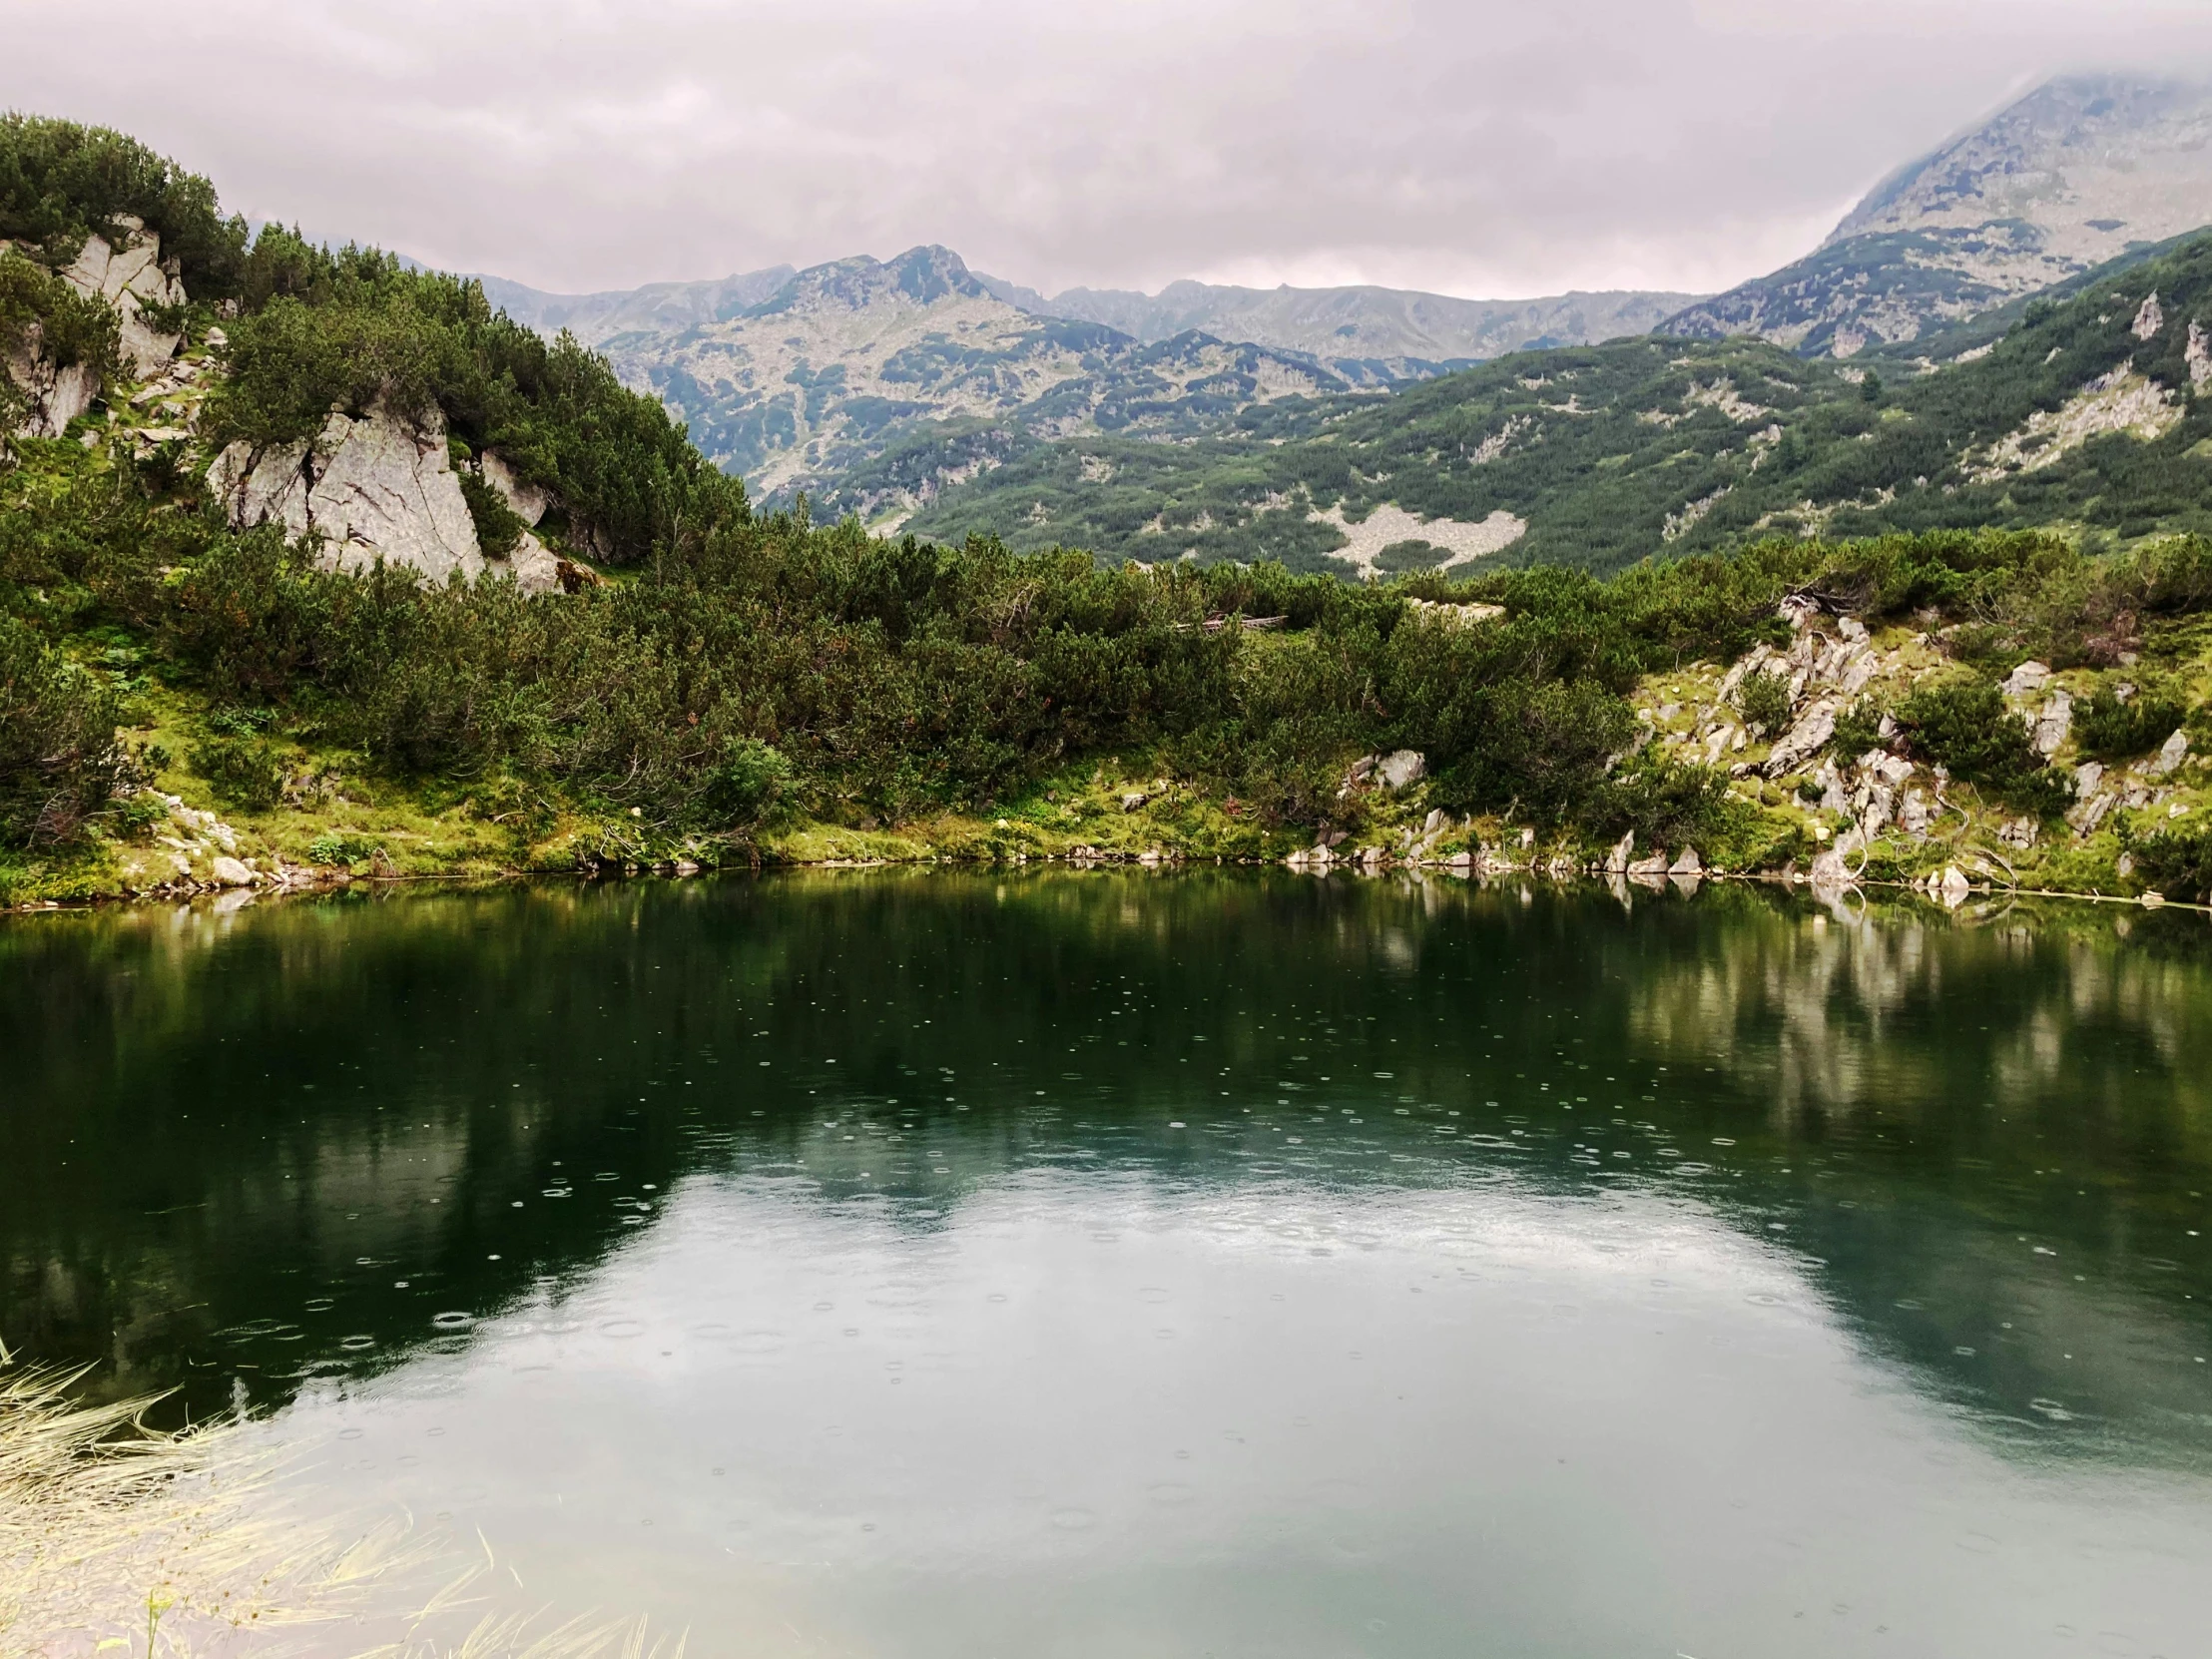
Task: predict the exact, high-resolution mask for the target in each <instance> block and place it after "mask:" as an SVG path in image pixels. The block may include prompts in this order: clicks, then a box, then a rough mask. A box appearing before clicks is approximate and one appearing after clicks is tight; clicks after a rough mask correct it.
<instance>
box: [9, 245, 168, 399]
mask: <svg viewBox="0 0 2212 1659" xmlns="http://www.w3.org/2000/svg"><path fill="white" fill-rule="evenodd" d="M120 228H121V229H122V231H123V247H122V248H121V249H120V250H118V249H116V248H114V247H112V246H111V245H110V244H109V243H108V242H107V240H106V239H105V238H103V237H100V236H97V235H95V236H89V237H87V238H86V239H85V245H84V247H83V248H82V249H80V250H79V251H78V254H77V258H76V259H75V260H73V261H71V262H70V264H69V265H68V267H67V268H65V269H64V270H62V271H60V272H58V273H56V275H57V276H59V277H61V278H62V280H63V281H65V282H67V283H69V285H70V286H71V287H73V288H75V289H76V290H77V291H78V292H79V293H82V294H84V295H86V296H87V297H89V298H94V299H100V300H103V301H105V302H106V303H107V304H108V306H109V307H110V308H111V309H113V310H114V311H115V313H116V316H117V319H118V321H119V322H120V324H121V328H120V330H119V331H120V334H121V339H122V346H123V364H122V366H123V369H124V371H125V372H126V373H127V374H129V375H130V376H131V378H133V379H137V380H143V379H146V378H148V377H149V376H151V375H154V374H157V373H159V372H160V371H161V370H162V369H163V368H165V367H167V366H168V364H169V362H170V360H171V359H172V358H173V357H175V356H176V354H177V342H178V336H177V335H175V334H172V333H166V332H163V331H161V330H159V329H157V328H155V327H154V325H153V324H152V323H151V322H150V321H149V320H148V319H147V317H146V316H145V314H144V312H143V310H142V307H143V306H145V305H147V304H157V305H174V304H176V303H178V302H179V301H180V300H182V299H183V298H184V296H185V289H184V284H183V283H182V282H180V281H179V280H178V279H177V275H176V271H175V262H170V263H169V264H167V265H165V264H164V263H163V261H162V242H161V238H160V237H158V236H156V235H155V234H154V233H153V232H151V231H149V230H147V229H146V227H145V226H144V225H143V224H142V223H141V222H140V221H138V220H136V219H133V218H131V217H129V216H128V215H126V216H125V217H124V218H123V219H122V220H121V221H120ZM0 246H6V245H5V244H0ZM0 369H4V370H5V372H6V373H7V376H8V378H9V379H11V380H13V381H14V382H15V384H16V386H17V388H18V389H19V390H20V391H22V392H23V394H24V396H25V398H26V399H27V401H28V402H29V405H30V407H29V411H28V414H27V415H26V417H25V419H24V420H23V421H22V423H21V424H20V425H19V426H18V427H17V431H18V432H19V433H20V434H21V435H22V436H25V437H34V438H58V437H60V436H61V435H62V433H63V431H64V430H65V429H67V427H68V425H69V423H70V422H71V421H72V420H75V419H76V418H77V417H78V416H79V415H81V414H83V413H84V412H85V411H86V410H87V409H89V408H91V407H92V405H93V403H94V401H95V400H96V399H98V397H99V396H100V392H101V384H100V377H99V375H97V374H96V373H94V372H93V370H91V369H90V368H88V367H86V366H84V365H83V364H78V363H73V364H71V365H70V366H68V367H67V368H63V367H58V366H57V365H56V364H55V363H54V362H53V360H52V359H51V358H49V357H48V356H47V355H46V354H45V353H44V352H42V351H41V350H40V349H39V346H38V341H37V338H36V335H35V332H34V334H33V337H31V338H30V339H27V340H25V341H24V342H23V344H22V345H21V346H19V347H18V348H17V349H16V350H15V351H13V352H11V353H10V354H9V356H8V359H7V361H6V362H5V363H0Z"/></svg>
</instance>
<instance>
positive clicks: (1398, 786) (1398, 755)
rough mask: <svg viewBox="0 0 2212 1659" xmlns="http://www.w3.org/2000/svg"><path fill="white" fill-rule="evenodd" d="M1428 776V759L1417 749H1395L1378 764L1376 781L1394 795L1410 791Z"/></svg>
mask: <svg viewBox="0 0 2212 1659" xmlns="http://www.w3.org/2000/svg"><path fill="white" fill-rule="evenodd" d="M1427 774H1428V758H1427V757H1426V756H1424V755H1423V754H1421V752H1420V751H1419V750H1417V749H1393V750H1391V751H1390V753H1389V754H1387V755H1385V756H1383V759H1382V760H1381V761H1380V762H1379V763H1377V765H1376V769H1375V781H1376V782H1377V783H1379V784H1381V785H1382V786H1383V788H1384V789H1386V790H1388V791H1390V792H1391V793H1392V794H1393V795H1394V794H1396V793H1397V792H1398V791H1399V790H1409V789H1411V788H1412V787H1413V786H1414V785H1415V784H1417V783H1419V782H1420V781H1421V779H1422V778H1424V777H1426V776H1427Z"/></svg>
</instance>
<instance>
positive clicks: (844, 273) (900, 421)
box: [500, 247, 1351, 526]
mask: <svg viewBox="0 0 2212 1659" xmlns="http://www.w3.org/2000/svg"><path fill="white" fill-rule="evenodd" d="M757 285H758V284H757V283H756V282H755V279H754V278H751V277H732V278H728V279H727V280H726V281H724V282H721V283H714V284H706V283H701V284H680V285H671V286H668V287H665V288H663V289H659V290H644V289H641V290H638V295H639V296H638V297H634V298H631V299H628V300H624V301H623V302H620V303H618V302H616V299H617V297H619V296H587V297H586V298H583V299H578V300H575V301H573V302H566V303H564V302H562V301H560V300H559V299H558V297H557V296H550V295H534V296H533V295H530V294H529V293H528V290H523V291H522V294H521V295H520V296H518V298H517V302H518V303H520V304H522V306H523V308H524V315H525V318H526V319H531V318H538V317H542V318H544V319H545V320H544V321H541V322H539V323H538V324H537V325H539V326H541V327H542V326H549V325H551V324H552V322H553V319H554V318H556V317H560V318H562V319H563V321H562V323H561V325H564V326H569V327H571V328H576V329H577V330H578V337H579V338H582V339H584V340H585V342H586V343H587V344H593V345H596V346H598V348H599V349H600V350H601V351H603V352H605V353H606V355H607V358H608V360H609V361H610V362H612V363H613V364H614V366H615V368H616V370H617V372H619V373H620V374H621V375H622V377H623V379H624V380H625V381H626V382H628V383H629V384H631V385H633V386H637V387H640V388H647V389H650V390H652V391H653V392H655V393H657V394H658V395H659V396H660V398H661V399H662V401H663V402H665V403H666V404H667V405H668V407H669V408H670V410H671V411H673V412H674V413H676V414H677V415H678V416H680V417H681V418H682V419H683V420H685V421H686V422H687V423H688V425H689V427H690V430H691V435H692V438H693V441H695V442H696V443H697V444H698V445H699V446H700V448H701V449H702V450H703V451H704V452H705V453H706V454H707V455H708V457H709V458H710V459H712V460H713V461H714V462H715V463H716V464H717V465H718V466H721V467H723V468H724V469H725V470H726V471H730V472H734V473H737V474H739V475H740V476H742V477H743V478H744V479H745V480H746V483H747V485H748V487H749V488H751V489H752V490H753V491H754V493H755V494H756V496H757V497H760V498H763V499H765V500H767V501H769V502H771V503H778V502H782V501H785V500H789V499H790V498H791V497H792V496H793V495H794V494H795V493H796V492H797V491H799V490H802V489H805V490H812V491H815V492H817V493H819V492H820V491H821V489H822V487H823V485H824V483H825V481H826V480H828V479H830V478H832V477H834V476H836V475H838V474H841V473H843V472H845V471H848V470H850V469H851V468H853V467H856V466H859V465H862V464H864V463H866V462H870V461H873V460H875V459H876V458H877V457H879V456H881V455H883V454H884V453H886V452H887V451H888V450H890V449H892V448H894V447H896V446H897V445H899V444H900V443H901V442H903V441H907V440H909V439H910V438H911V437H912V436H913V435H914V434H915V433H916V431H917V429H918V430H919V431H921V432H923V433H926V434H927V435H928V436H929V437H930V438H931V439H932V440H940V441H942V442H943V443H944V444H945V445H946V447H943V448H942V449H940V450H935V451H933V452H932V454H931V456H930V458H929V460H928V462H927V463H926V464H924V465H922V466H920V467H919V468H917V469H916V470H915V475H914V476H913V477H912V478H911V480H910V481H908V482H907V483H905V484H902V485H900V486H898V487H895V488H892V489H889V490H887V491H883V492H879V493H878V495H877V496H876V497H875V498H873V499H872V500H871V501H870V503H869V506H870V508H871V510H870V512H869V514H868V516H869V517H870V518H872V519H874V520H876V521H877V523H878V525H879V526H881V525H886V524H896V523H897V522H899V521H900V520H901V519H902V518H903V517H904V516H905V515H906V514H908V513H910V512H912V511H913V510H914V509H915V508H916V507H917V506H919V505H922V504H923V503H925V502H926V501H927V500H929V499H930V498H931V497H932V496H933V495H934V493H935V491H936V490H937V489H938V488H939V487H941V485H942V483H943V481H944V478H945V476H946V475H951V476H954V477H957V476H965V475H971V471H972V468H973V466H975V465H976V464H979V463H978V460H977V456H978V455H980V457H981V462H980V464H995V461H996V459H997V458H998V457H999V456H1000V455H1003V454H1005V453H1010V452H1012V451H1013V450H1014V449H1017V448H1021V447H1024V446H1025V445H1026V444H1028V443H1030V442H1034V441H1041V440H1043V439H1047V438H1054V437H1061V436H1069V435H1074V434H1079V433H1084V432H1116V433H1128V434H1132V435H1136V434H1156V435H1187V434H1189V433H1193V432H1197V431H1204V430H1210V429H1212V428H1214V427H1216V426H1218V425H1219V424H1220V423H1221V422H1222V421H1223V420H1225V419H1226V418H1227V417H1229V416H1231V415H1234V414H1235V413H1237V412H1238V411H1240V410H1242V409H1245V408H1248V407H1250V406H1252V405H1253V404H1256V403H1268V402H1272V401H1275V400H1278V399H1281V398H1286V397H1313V396H1318V395H1321V394H1323V393H1327V392H1336V391H1343V390H1346V389H1348V388H1349V386H1350V383H1351V382H1349V381H1348V380H1347V379H1345V378H1344V377H1343V376H1341V375H1339V374H1337V373H1334V372H1333V371H1331V370H1330V369H1328V368H1326V367H1324V366H1323V365H1322V364H1320V363H1319V362H1318V361H1316V360H1314V359H1313V358H1312V357H1310V356H1306V355H1302V354H1298V353H1293V352H1284V351H1276V350H1271V349H1268V348H1266V347H1263V346H1255V345H1248V344H1238V343H1230V342H1226V341H1223V340H1219V339H1215V338H1212V337H1210V336H1208V335H1205V334H1202V333H1197V332H1190V331H1186V332H1184V333H1180V334H1178V335H1176V336H1174V337H1173V338H1169V339H1164V340H1157V341H1150V342H1147V341H1142V340H1138V339H1135V338H1133V337H1131V336H1130V335H1128V334H1125V333H1122V332H1120V331H1119V330H1117V329H1113V328H1109V327H1106V326H1104V325H1102V324H1099V323H1094V322H1078V321H1070V320H1068V319H1066V318H1058V317H1044V316H1037V315H1033V314H1031V313H1030V312H1028V311H1025V310H1022V309H1020V308H1019V307H1018V306H1015V305H1012V304H1009V303H1008V302H1007V301H1005V300H1004V299H1001V298H1000V297H998V296H997V295H996V294H995V293H993V292H992V291H991V289H990V288H989V287H988V286H986V285H985V284H984V283H983V281H981V280H980V279H979V278H978V277H976V276H975V275H974V274H973V273H971V272H970V271H969V270H968V268H967V266H966V265H965V264H964V263H963V262H962V261H961V259H960V257H959V256H958V255H957V254H954V253H953V252H951V251H950V250H949V249H944V248H935V247H925V248H914V249H909V250H908V251H907V252H905V253H904V254H901V255H899V256H898V257H897V258H895V259H892V260H888V261H879V260H874V259H868V258H865V257H861V258H856V259H848V260H837V261H833V262H831V263H830V264H828V265H819V266H814V267H811V268H809V269H808V270H805V271H800V272H796V273H792V274H791V275H790V276H789V277H787V278H786V279H785V280H784V281H783V282H782V283H781V284H779V285H778V286H777V287H776V288H775V290H774V291H773V292H771V293H769V294H768V295H767V296H766V297H764V298H760V299H758V300H755V301H753V302H751V303H748V304H744V305H742V306H741V305H733V304H731V303H730V302H729V301H730V300H731V298H733V297H734V296H736V295H739V294H742V293H744V292H745V290H746V289H747V288H748V287H750V286H757ZM710 288H711V289H713V290H714V291H713V292H712V293H708V292H694V291H692V290H693V289H710ZM500 291H501V292H506V291H508V290H507V288H505V287H503V288H502V289H501V290H500ZM649 293H650V294H651V295H652V297H650V298H647V297H644V296H645V295H647V294H649ZM579 324H582V326H581V327H580V328H579V327H578V325H579ZM979 426H980V427H982V428H987V429H989V431H990V432H991V434H992V435H990V436H988V437H986V438H984V439H983V440H982V441H981V442H980V443H978V441H977V438H976V434H977V431H978V427H979ZM963 469H968V470H963Z"/></svg>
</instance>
